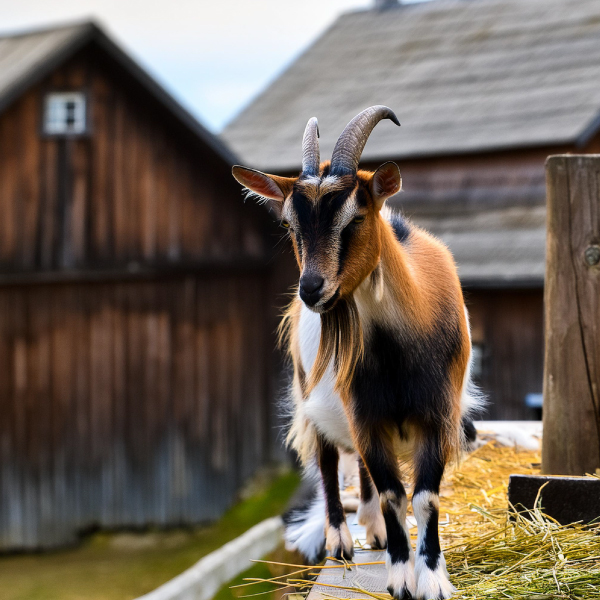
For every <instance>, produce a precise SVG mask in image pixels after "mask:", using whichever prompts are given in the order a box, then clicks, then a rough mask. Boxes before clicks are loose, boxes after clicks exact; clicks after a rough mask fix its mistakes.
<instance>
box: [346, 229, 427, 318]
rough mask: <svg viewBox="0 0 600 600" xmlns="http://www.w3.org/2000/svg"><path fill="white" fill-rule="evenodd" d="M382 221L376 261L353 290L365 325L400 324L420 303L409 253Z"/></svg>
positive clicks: (417, 309)
mask: <svg viewBox="0 0 600 600" xmlns="http://www.w3.org/2000/svg"><path fill="white" fill-rule="evenodd" d="M381 221H382V222H381V224H380V236H381V238H380V239H381V254H380V259H379V263H378V264H377V267H376V268H375V269H374V270H373V272H372V273H371V274H370V275H369V276H368V277H366V279H365V280H364V281H363V282H362V283H361V284H360V285H359V287H358V288H357V290H356V292H355V293H354V297H355V300H356V303H357V306H358V309H359V313H360V316H361V320H362V321H363V322H364V324H365V325H367V323H368V322H379V323H385V322H393V323H396V324H399V323H400V322H403V321H406V320H410V319H412V318H414V316H415V315H416V314H417V313H418V311H419V305H420V303H421V293H420V290H419V287H418V285H417V282H416V281H415V277H414V274H413V271H412V268H411V260H410V256H409V254H408V253H407V251H406V249H405V248H404V247H403V246H402V244H400V243H399V242H398V240H397V238H396V236H395V234H394V232H393V230H392V227H391V226H390V224H389V223H388V222H387V221H385V220H384V219H381Z"/></svg>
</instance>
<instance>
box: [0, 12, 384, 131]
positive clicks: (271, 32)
mask: <svg viewBox="0 0 600 600" xmlns="http://www.w3.org/2000/svg"><path fill="white" fill-rule="evenodd" d="M372 2H373V0H296V1H295V2H292V1H291V0H170V1H168V0H18V1H14V0H0V33H8V32H12V31H20V30H24V29H27V28H31V27H39V26H42V27H43V26H47V25H50V24H59V23H65V22H69V21H79V20H84V19H88V18H93V19H95V20H97V21H98V22H99V24H100V25H101V26H102V27H104V29H105V30H106V31H107V33H109V35H111V37H112V38H113V39H114V40H115V41H116V42H117V43H118V44H119V45H120V46H121V47H123V48H124V49H125V50H127V51H128V52H129V53H130V54H131V55H132V56H133V57H134V58H135V59H136V60H137V61H138V62H139V63H140V64H141V65H142V66H143V67H144V68H145V69H147V70H148V71H149V72H150V74H151V75H152V76H154V77H155V78H156V79H157V80H158V81H159V82H160V83H161V84H162V85H163V86H164V87H165V88H166V89H167V90H168V91H169V92H170V93H171V94H172V95H173V96H174V97H175V98H176V99H177V100H178V101H179V102H181V104H183V106H185V107H186V108H187V109H188V110H189V111H190V112H191V113H192V114H193V115H194V116H195V117H197V118H198V119H199V120H200V121H201V122H202V123H204V124H205V125H206V126H208V128H209V129H211V130H212V131H214V132H219V131H220V130H221V129H222V128H223V126H224V125H225V124H226V123H227V122H228V121H229V120H231V118H232V117H233V116H235V114H237V113H238V112H239V111H240V110H241V109H242V108H243V107H244V106H245V105H246V104H247V103H248V102H249V101H250V100H251V99H252V98H253V97H254V96H255V95H256V94H257V93H259V92H260V91H261V90H262V89H263V88H264V87H265V85H266V84H268V83H269V82H270V81H272V80H273V79H274V78H275V77H276V76H277V75H278V74H279V73H280V72H281V71H282V70H283V69H284V68H285V67H286V66H287V65H288V64H289V63H290V62H291V61H292V60H293V59H294V58H295V57H296V56H298V54H299V53H301V52H302V50H304V49H305V48H306V47H307V46H308V45H309V44H310V43H311V42H312V41H313V40H314V39H315V38H316V37H317V36H318V35H319V34H320V33H322V32H323V31H324V30H325V29H326V28H327V27H328V26H329V25H330V24H332V23H333V21H334V20H335V18H336V17H337V16H338V15H339V14H340V13H342V12H345V11H349V10H357V9H364V8H368V7H369V6H370V5H371V4H372Z"/></svg>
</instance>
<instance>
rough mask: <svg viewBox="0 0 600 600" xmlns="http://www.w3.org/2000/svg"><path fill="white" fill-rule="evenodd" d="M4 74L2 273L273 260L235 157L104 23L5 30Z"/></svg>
mask: <svg viewBox="0 0 600 600" xmlns="http://www.w3.org/2000/svg"><path fill="white" fill-rule="evenodd" d="M0 82H1V83H0V107H2V108H3V110H2V112H0V181H2V189H1V190H0V208H1V209H2V211H3V214H4V215H5V218H4V219H3V220H2V224H1V225H0V233H1V234H2V235H1V238H2V241H1V242H0V272H1V273H2V275H0V277H3V278H4V279H5V280H10V278H11V277H13V278H14V277H17V278H18V279H19V280H22V278H23V276H24V274H25V273H30V274H32V273H36V272H37V273H39V272H41V271H45V272H47V271H51V272H53V273H55V274H57V273H64V272H67V271H68V273H69V276H70V277H73V276H76V277H87V278H89V277H90V276H96V277H97V276H98V273H99V272H101V271H106V270H108V271H111V272H112V271H119V272H121V271H125V272H126V273H129V272H132V271H135V272H137V273H143V272H145V271H148V270H157V269H158V270H161V269H163V270H164V269H173V268H178V269H180V270H181V269H184V270H185V269H188V268H190V267H192V266H193V267H195V268H203V267H206V266H207V265H210V264H214V265H219V266H221V267H226V266H227V265H230V266H235V267H236V268H239V267H240V265H241V264H243V263H244V261H246V262H251V263H252V262H253V261H254V262H259V263H261V262H264V253H265V250H266V245H265V243H264V241H265V235H264V234H265V229H264V218H261V217H263V215H260V216H259V213H260V210H259V209H257V208H256V207H250V208H248V207H245V206H244V205H243V204H242V202H241V194H240V191H239V189H238V186H237V185H236V183H235V182H234V181H233V179H232V178H231V175H230V168H231V164H232V162H233V160H234V156H233V154H232V153H231V152H230V151H229V150H228V149H227V148H226V147H225V146H224V144H223V143H222V142H221V141H219V140H218V139H217V138H216V137H215V136H213V135H212V134H210V133H209V132H208V131H207V130H206V129H204V127H203V126H202V125H201V124H200V123H198V122H197V121H195V120H194V119H193V118H192V117H191V116H190V115H189V114H188V113H187V112H186V111H185V110H184V109H183V108H181V107H180V106H179V105H178V104H177V103H176V102H175V101H174V100H173V99H172V98H171V97H170V96H169V95H168V94H167V93H166V92H164V90H162V88H160V86H158V85H157V84H156V83H155V82H154V81H153V80H152V79H151V78H150V77H149V76H148V75H147V74H145V72H144V71H143V70H142V69H141V68H140V67H139V66H137V65H136V64H135V63H134V62H133V61H132V60H131V59H130V58H129V57H127V55H125V54H124V53H123V52H122V51H121V50H120V49H119V48H117V47H116V46H115V45H114V44H113V42H111V41H110V40H109V39H108V38H107V37H106V35H104V33H102V31H101V30H100V29H98V27H96V26H95V25H94V24H91V23H86V24H83V25H78V26H72V27H66V28H62V29H53V30H46V31H43V32H38V33H32V34H24V35H19V36H14V37H6V38H2V39H1V40H0ZM67 100H68V101H71V104H73V103H74V102H75V101H81V102H82V104H83V107H82V108H81V110H80V112H81V115H80V116H81V118H82V119H83V121H85V126H83V129H82V130H81V131H80V132H64V133H63V134H61V132H60V131H58V133H56V132H55V130H53V129H50V130H48V122H47V120H48V119H49V118H57V117H56V115H59V116H60V114H62V113H61V112H60V111H61V110H62V111H63V113H64V110H65V107H64V106H62V107H61V106H60V102H63V103H64V102H66V101H67ZM55 101H56V102H58V104H59V105H58V109H57V110H58V112H56V110H55V111H54V113H53V107H52V106H51V103H52V102H55ZM71 110H78V109H77V107H76V106H75V107H73V106H71ZM53 114H54V117H53V116H52V115H53ZM63 117H64V115H63ZM50 125H52V127H54V126H56V124H50ZM63 125H64V124H63ZM58 126H59V127H60V126H61V124H60V123H58ZM225 215H226V216H225ZM46 277H47V276H46ZM7 278H8V279H7Z"/></svg>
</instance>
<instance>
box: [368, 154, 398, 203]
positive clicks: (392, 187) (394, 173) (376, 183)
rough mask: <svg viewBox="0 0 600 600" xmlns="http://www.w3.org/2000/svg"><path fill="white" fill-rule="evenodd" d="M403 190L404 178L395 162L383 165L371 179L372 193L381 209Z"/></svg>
mask: <svg viewBox="0 0 600 600" xmlns="http://www.w3.org/2000/svg"><path fill="white" fill-rule="evenodd" d="M401 188H402V177H401V176H400V169H399V168H398V165H397V164H396V163H395V162H386V163H384V164H382V165H381V166H380V167H379V169H377V171H375V173H373V177H372V179H371V193H372V194H373V200H375V205H376V206H377V208H381V207H382V206H383V203H384V202H385V201H386V200H387V199H388V198H389V197H390V196H393V195H394V194H397V193H398V192H399V191H400V189H401Z"/></svg>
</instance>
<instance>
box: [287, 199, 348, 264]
mask: <svg viewBox="0 0 600 600" xmlns="http://www.w3.org/2000/svg"><path fill="white" fill-rule="evenodd" d="M350 193H351V189H348V190H340V191H334V192H329V193H327V194H325V195H324V196H323V197H321V198H319V199H318V200H317V201H316V202H313V201H311V200H309V199H308V198H306V196H304V194H303V193H302V192H301V191H300V190H294V192H293V193H292V198H291V202H292V207H293V209H294V212H295V213H296V219H297V221H298V224H297V228H296V231H295V234H296V240H297V241H298V242H301V243H302V245H303V251H304V252H305V253H306V254H311V253H312V252H315V251H316V250H317V249H318V246H319V244H320V243H322V242H323V240H328V239H330V238H331V234H332V232H333V226H334V222H335V218H336V215H337V213H338V212H339V210H340V209H341V208H342V207H343V206H344V203H345V202H346V200H347V198H348V196H349V194H350Z"/></svg>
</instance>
